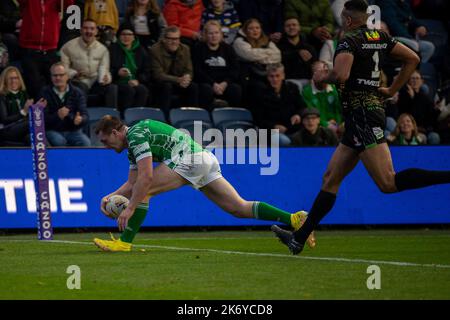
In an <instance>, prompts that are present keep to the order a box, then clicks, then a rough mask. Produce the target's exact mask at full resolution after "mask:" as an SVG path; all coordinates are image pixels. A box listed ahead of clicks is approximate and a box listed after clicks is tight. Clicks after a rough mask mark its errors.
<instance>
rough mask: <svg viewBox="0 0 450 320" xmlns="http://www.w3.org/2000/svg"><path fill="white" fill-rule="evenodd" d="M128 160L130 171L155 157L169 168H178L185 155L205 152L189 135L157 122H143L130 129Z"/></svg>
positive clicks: (128, 134)
mask: <svg viewBox="0 0 450 320" xmlns="http://www.w3.org/2000/svg"><path fill="white" fill-rule="evenodd" d="M127 140H128V160H129V162H130V169H132V170H135V169H137V162H138V161H139V160H141V159H143V158H146V157H150V156H151V157H153V161H155V162H165V163H166V164H167V165H168V166H169V168H171V169H173V168H174V167H176V166H177V164H178V163H179V161H180V160H181V159H182V157H183V155H186V154H189V153H191V154H192V153H197V152H202V151H205V150H204V149H203V148H202V146H201V145H199V144H198V143H197V142H195V141H194V140H193V139H192V138H191V137H190V136H189V135H187V134H185V133H184V132H182V131H180V130H177V129H176V128H174V127H172V126H170V125H168V124H165V123H163V122H159V121H155V120H142V121H139V122H138V123H137V124H135V125H134V126H132V127H131V128H129V129H128V132H127Z"/></svg>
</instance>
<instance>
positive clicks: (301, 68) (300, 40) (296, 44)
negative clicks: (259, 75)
mask: <svg viewBox="0 0 450 320" xmlns="http://www.w3.org/2000/svg"><path fill="white" fill-rule="evenodd" d="M300 30H301V28H300V23H299V21H298V19H297V18H287V19H286V20H285V21H284V34H283V37H282V38H281V40H280V41H279V42H278V43H277V46H278V49H280V51H281V61H282V63H283V65H284V66H285V68H286V78H287V79H310V78H311V76H312V74H311V64H312V63H313V62H314V61H316V60H317V53H316V50H315V49H314V47H313V46H312V45H310V44H309V43H307V42H306V39H305V37H303V36H302V35H301V34H300Z"/></svg>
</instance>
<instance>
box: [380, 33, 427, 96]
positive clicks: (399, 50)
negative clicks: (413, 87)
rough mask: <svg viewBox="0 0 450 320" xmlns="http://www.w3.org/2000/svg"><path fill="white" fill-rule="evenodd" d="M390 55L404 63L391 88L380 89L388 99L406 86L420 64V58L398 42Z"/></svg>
mask: <svg viewBox="0 0 450 320" xmlns="http://www.w3.org/2000/svg"><path fill="white" fill-rule="evenodd" d="M390 55H391V57H393V58H395V59H398V60H401V61H402V62H403V66H402V68H401V70H400V72H399V74H398V75H397V76H396V77H395V79H394V81H393V82H392V84H391V86H390V87H388V88H379V89H378V91H380V92H381V93H382V94H383V95H385V96H387V97H392V96H393V95H394V94H395V93H396V92H397V91H398V90H400V88H401V87H403V86H404V85H405V83H406V82H407V81H408V80H409V77H410V76H411V74H412V73H413V72H414V70H416V67H417V65H418V64H419V62H420V58H419V57H418V56H417V54H416V53H415V52H414V51H412V50H411V49H409V48H408V47H407V46H405V45H404V44H401V43H399V42H397V43H396V44H395V46H394V48H392V51H391V53H390Z"/></svg>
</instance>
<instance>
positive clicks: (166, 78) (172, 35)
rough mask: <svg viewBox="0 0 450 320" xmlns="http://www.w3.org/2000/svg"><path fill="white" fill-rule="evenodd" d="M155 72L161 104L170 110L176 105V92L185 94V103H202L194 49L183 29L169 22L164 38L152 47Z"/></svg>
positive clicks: (183, 97)
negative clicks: (183, 36)
mask: <svg viewBox="0 0 450 320" xmlns="http://www.w3.org/2000/svg"><path fill="white" fill-rule="evenodd" d="M150 63H151V74H152V77H153V80H154V86H155V92H158V95H157V97H158V99H157V105H158V106H159V107H160V108H161V109H162V110H164V112H166V113H168V112H169V109H170V108H171V107H172V95H173V94H177V95H179V97H180V98H181V99H180V100H181V101H180V104H181V106H186V107H198V85H197V84H196V83H194V82H192V78H193V67H192V60H191V52H190V49H189V47H188V46H187V45H184V44H182V43H181V42H180V29H179V28H178V27H176V26H169V27H167V28H166V29H164V31H163V33H162V37H161V39H160V40H159V41H158V42H157V43H156V44H154V45H153V46H152V48H151V49H150Z"/></svg>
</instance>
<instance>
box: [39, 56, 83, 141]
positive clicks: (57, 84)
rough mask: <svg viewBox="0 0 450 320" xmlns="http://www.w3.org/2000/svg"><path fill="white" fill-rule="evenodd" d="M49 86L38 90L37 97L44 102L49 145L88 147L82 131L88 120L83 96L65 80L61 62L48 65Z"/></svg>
mask: <svg viewBox="0 0 450 320" xmlns="http://www.w3.org/2000/svg"><path fill="white" fill-rule="evenodd" d="M50 73H51V77H52V85H50V86H46V87H44V88H43V89H42V92H41V97H42V98H43V99H45V101H46V102H47V106H46V108H45V109H44V115H45V128H46V130H47V140H48V142H49V143H50V145H52V146H58V147H61V146H77V147H85V146H90V145H91V141H90V140H89V138H88V137H87V136H86V135H85V134H84V133H83V132H82V128H83V126H84V125H85V124H86V123H87V122H88V120H89V115H88V111H87V108H86V96H85V95H84V93H83V91H82V90H81V89H79V88H77V87H75V86H73V85H72V84H70V83H69V75H68V73H67V70H66V68H65V67H64V64H63V63H62V62H57V63H55V64H53V65H52V66H51V68H50Z"/></svg>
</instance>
